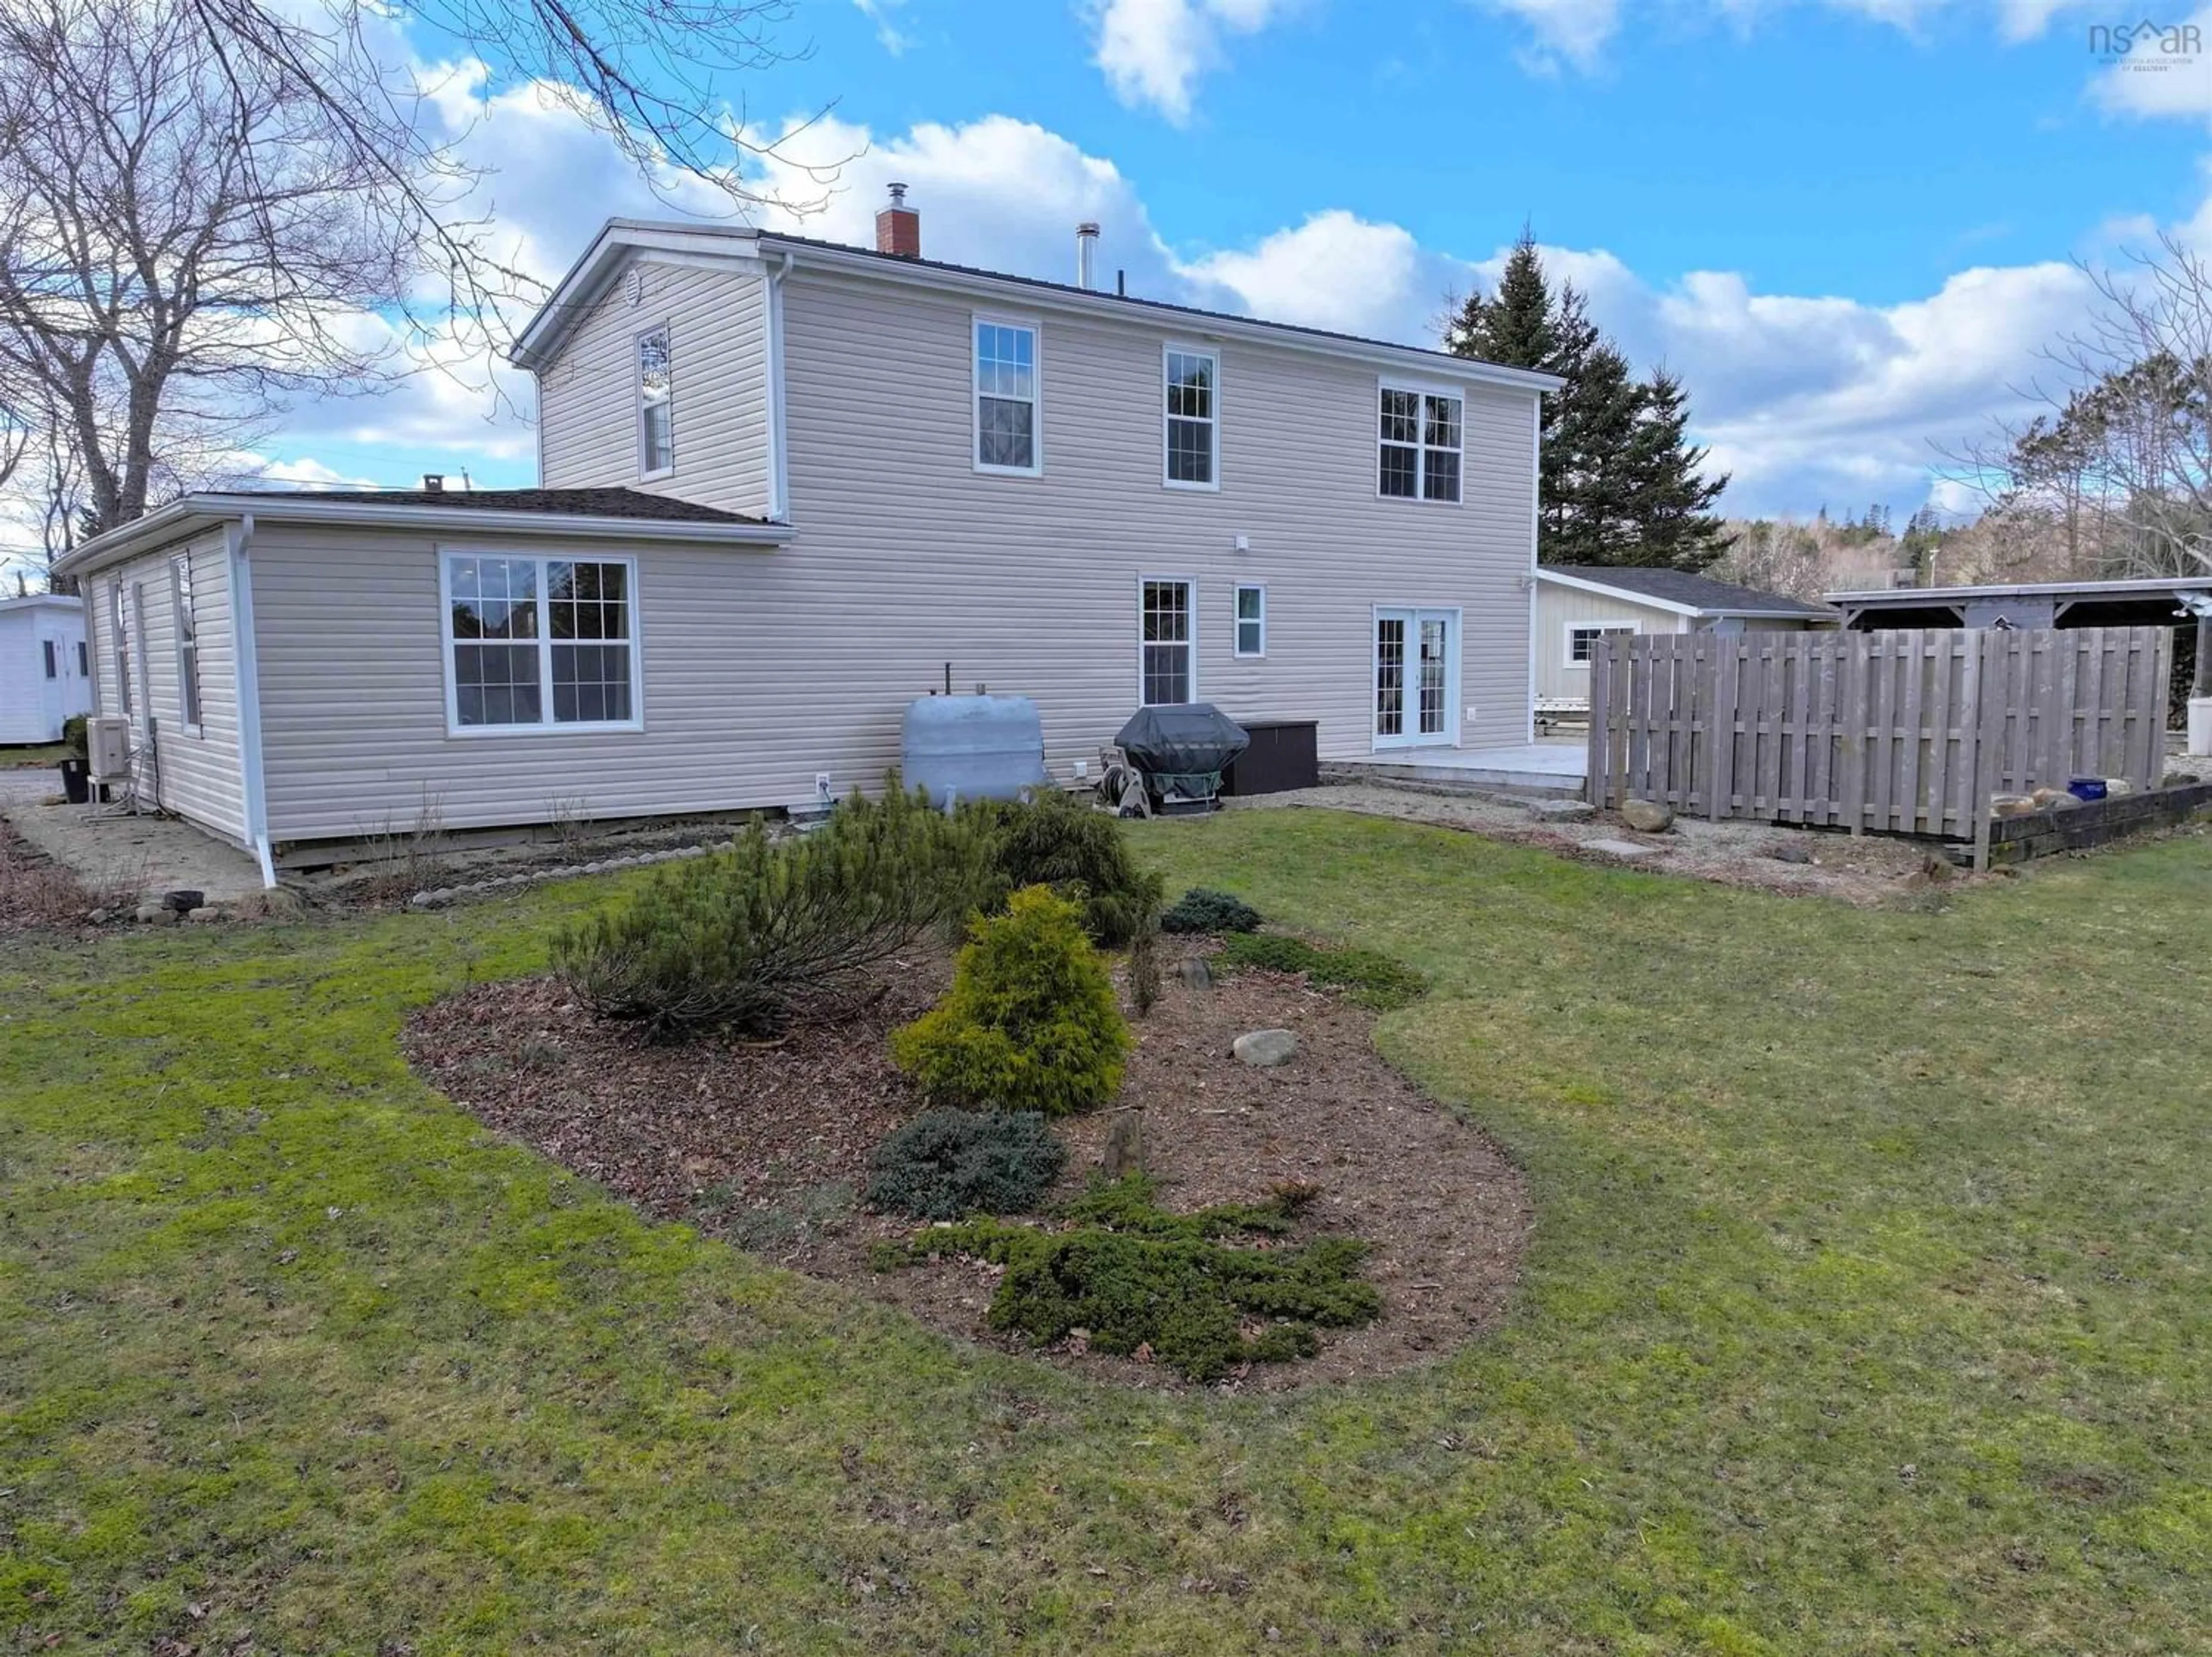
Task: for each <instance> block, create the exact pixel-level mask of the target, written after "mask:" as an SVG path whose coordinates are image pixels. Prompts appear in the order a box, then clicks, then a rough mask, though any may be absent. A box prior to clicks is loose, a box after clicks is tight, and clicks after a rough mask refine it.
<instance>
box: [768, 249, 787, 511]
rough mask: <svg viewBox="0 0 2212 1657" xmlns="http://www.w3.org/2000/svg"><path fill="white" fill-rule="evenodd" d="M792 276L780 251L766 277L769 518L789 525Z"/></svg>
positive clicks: (784, 253)
mask: <svg viewBox="0 0 2212 1657" xmlns="http://www.w3.org/2000/svg"><path fill="white" fill-rule="evenodd" d="M790 274H791V250H790V249H789V248H788V247H786V248H782V249H781V250H779V257H778V259H777V261H776V264H775V268H774V269H772V270H769V275H768V516H769V519H772V520H773V521H775V522H776V523H779V524H787V523H789V522H790V521H791V445H790V440H789V427H788V425H787V415H786V413H785V410H784V403H783V279H784V278H785V277H786V276H789V275H790Z"/></svg>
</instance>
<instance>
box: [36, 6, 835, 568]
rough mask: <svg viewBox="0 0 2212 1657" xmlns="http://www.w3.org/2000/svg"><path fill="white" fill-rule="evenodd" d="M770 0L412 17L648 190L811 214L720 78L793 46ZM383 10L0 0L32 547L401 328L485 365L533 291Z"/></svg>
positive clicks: (225, 439) (231, 435) (384, 368)
mask: <svg viewBox="0 0 2212 1657" xmlns="http://www.w3.org/2000/svg"><path fill="white" fill-rule="evenodd" d="M788 14H789V7H788V5H787V3H786V0H515V3H513V4H505V3H497V0H423V3H420V4H416V5H414V6H412V7H411V8H410V9H409V12H408V13H407V14H406V15H407V16H408V17H410V18H411V19H413V20H415V21H419V22H422V23H424V24H427V25H428V26H430V27H433V28H435V29H438V30H440V31H442V32H443V33H444V34H445V36H446V37H447V39H449V40H451V41H453V42H456V43H458V44H459V46H460V47H461V48H462V54H463V56H464V57H466V56H468V55H469V54H471V53H472V54H473V56H474V58H475V60H476V61H475V63H473V64H471V65H470V66H468V67H467V68H466V69H465V70H463V71H462V73H464V74H465V76H467V77H468V84H469V86H470V87H471V88H472V89H473V90H475V91H476V92H477V93H478V94H480V95H483V96H487V97H488V96H489V95H490V94H492V93H494V92H495V91H497V90H499V89H501V88H506V87H512V86H517V85H523V84H528V85H532V86H536V87H538V88H539V89H540V90H541V91H542V92H543V93H544V94H545V95H548V96H552V97H556V98H559V99H562V100H564V101H565V102H566V103H567V105H568V106H569V107H570V108H571V109H572V110H573V111H574V112H575V113H577V114H578V115H579V116H580V117H581V118H583V119H585V120H586V121H587V122H588V123H590V124H592V125H593V126H595V127H597V128H598V129H599V130H601V131H603V132H605V133H606V134H608V135H609V136H610V137H611V139H612V140H613V142H614V143H615V144H616V146H617V148H618V149H620V151H621V152H622V153H623V154H624V155H626V156H628V157H629V159H630V160H631V161H633V162H634V163H635V165H636V166H637V167H638V168H639V170H640V172H641V174H642V175H643V176H644V177H645V178H646V179H647V181H648V182H649V183H652V184H654V185H665V184H666V183H667V182H668V181H669V180H671V179H678V178H681V179H689V180H694V181H698V180H703V181H704V182H705V183H706V185H708V187H709V188H710V189H711V190H713V191H719V192H720V194H721V195H722V197H724V198H725V199H726V200H727V202H728V203H730V205H731V207H732V210H743V209H747V208H750V207H752V206H756V205H762V204H765V203H769V202H771V201H773V202H775V203H776V204H778V205H781V206H783V207H787V208H790V209H796V210H800V211H804V210H805V209H807V208H808V207H809V206H811V205H812V204H813V203H811V202H797V201H792V200H789V199H788V198H786V197H781V196H777V195H775V194H774V193H773V192H770V191H766V190H765V189H764V188H763V186H762V185H761V184H760V180H761V179H762V178H763V177H764V176H766V175H767V172H768V169H766V168H764V167H762V166H760V165H759V163H760V162H761V161H763V160H764V159H766V158H772V157H775V156H777V155H779V153H780V144H781V139H768V140H763V138H761V137H758V136H757V135H756V134H755V133H754V132H753V131H752V130H751V129H750V127H749V125H748V124H747V119H746V114H745V111H744V106H743V103H742V100H740V99H739V98H738V97H737V96H735V95H734V87H735V83H736V82H738V81H739V80H741V79H742V78H743V77H744V76H750V75H751V74H753V73H755V72H757V71H758V70H763V69H765V68H767V67H769V65H771V64H775V63H778V62H781V61H784V60H785V59H786V58H787V57H788V56H790V55H791V54H787V53H785V52H781V50H780V49H779V48H778V46H777V45H776V43H775V33H776V31H777V29H778V28H779V27H780V26H781V25H782V24H783V23H784V22H785V21H787V17H788ZM398 19H399V14H398V13H397V12H395V11H394V10H392V9H390V8H387V7H386V6H383V5H382V4H380V3H378V0H272V3H263V0H169V3H167V4H162V5H149V4H146V3H144V0H0V260H4V273H3V274H0V410H5V411H6V413H7V414H9V415H12V416H14V418H13V420H12V421H9V420H5V419H0V439H4V440H0V459H5V458H6V457H7V455H8V453H9V450H8V448H7V441H14V442H15V445H16V446H15V450H14V454H15V458H16V459H18V460H21V459H23V458H25V457H27V456H28V457H31V458H32V464H33V466H34V465H35V457H36V454H37V452H38V450H39V448H40V438H39V436H37V435H34V434H43V435H44V437H45V438H46V445H45V446H46V448H47V449H48V450H49V451H50V452H51V458H52V464H50V465H49V467H48V469H47V476H46V479H45V482H44V485H43V487H42V489H41V490H40V491H39V493H41V494H42V495H44V497H45V507H46V523H47V537H46V538H47V540H48V543H49V546H50V548H51V547H52V545H53V543H54V542H55V540H56V538H57V532H58V536H59V537H60V538H61V539H63V540H64V541H66V539H67V538H68V537H71V536H74V535H75V534H76V533H77V532H78V531H80V530H81V529H82V528H86V527H91V528H104V527H106V526H108V525H113V524H116V523H119V522H123V521H126V520H128V519H131V518H132V517H135V516H137V515H138V514H140V513H143V511H145V510H146V508H147V507H148V505H149V502H150V501H155V500H158V499H159V498H160V496H161V494H163V493H165V492H166V491H167V490H168V489H176V488H182V487H189V486H190V484H191V483H192V482H194V481H196V480H197V478H198V477H199V476H203V475H204V474H205V473H206V472H207V471H208V470H210V468H213V467H216V466H217V465H219V464H221V463H222V458H223V457H225V456H227V455H228V454H231V453H233V452H235V451H236V450H237V449H238V448H239V447H240V446H242V445H244V444H245V443H246V441H247V440H250V439H251V438H252V437H253V436H255V435H257V434H260V433H263V432H265V431H266V430H267V429H269V428H270V424H271V422H273V420H274V419H275V417H276V416H278V415H279V414H280V413H281V411H282V410H283V408H284V407H285V406H286V405H287V404H288V402H289V400H290V399H291V398H294V397H295V396H296V395H300V394H304V393H312V394H313V395H316V396H325V395H329V394H331V392H333V391H339V392H343V391H357V390H363V389H368V388H371V387H374V386H375V385H378V384H379V383H380V381H381V380H382V379H384V377H385V376H386V374H387V373H390V372H391V371H392V369H393V368H394V367H396V366H397V364H396V361H395V358H396V355H397V354H398V352H399V351H401V350H403V349H412V348H419V347H422V346H425V345H428V344H432V343H435V344H436V345H437V346H439V347H440V348H441V351H440V356H441V366H443V367H447V368H449V369H457V370H460V371H463V372H465V370H466V367H467V365H469V364H471V363H474V364H476V365H477V367H479V368H480V369H481V368H483V367H488V366H489V361H491V359H492V356H493V355H494V354H495V352H496V351H497V350H498V349H501V347H503V346H504V344H505V343H506V342H507V339H508V338H509V337H511V336H512V334H513V331H514V327H515V325H517V323H518V322H519V321H520V319H521V317H522V315H523V314H525V313H526V312H527V311H528V310H530V309H531V308H533V307H535V306H536V304H537V303H538V302H539V301H540V300H542V298H543V296H544V289H543V287H542V284H540V283H539V282H537V281H536V280H535V279H533V277H532V276H531V275H530V274H529V273H528V272H526V271H524V270H520V269H517V268H515V265H514V262H513V259H512V258H511V257H509V256H508V255H507V253H506V252H505V251H504V250H503V248H502V247H501V246H500V244H499V242H498V239H497V237H498V233H497V232H496V231H495V228H494V227H493V226H492V224H491V222H490V221H489V218H488V217H487V216H485V215H483V213H482V212H481V211H479V210H477V209H476V208H475V207H474V206H473V205H472V203H475V202H477V200H479V199H480V197H477V196H476V194H475V192H476V191H477V186H478V185H479V184H480V183H481V182H482V180H483V175H484V169H483V168H482V167H477V166H474V165H471V164H470V163H469V162H467V161H465V160H464V159H463V157H462V155H461V141H462V140H463V138H465V136H466V124H465V120H464V121H463V122H462V123H461V124H460V126H459V129H458V130H457V126H456V118H455V117H454V115H453V104H454V100H453V97H452V95H451V94H452V90H453V89H452V88H450V87H447V86H431V85H427V84H425V83H424V82H423V80H422V78H421V72H420V70H418V69H417V67H416V64H414V62H413V60H412V58H411V57H410V53H409V52H407V51H406V49H405V43H404V39H403V38H402V36H401V35H400V33H399V29H398ZM784 136H786V137H788V136H789V135H784ZM777 176H780V177H783V178H790V177H794V176H797V177H802V178H804V177H814V178H817V179H821V180H822V181H823V182H824V183H825V184H826V179H827V174H824V173H810V172H808V171H807V170H806V169H804V168H799V169H793V168H792V167H784V168H781V169H778V170H777ZM697 198H698V192H697V191H696V190H691V191H688V192H687V199H688V200H690V201H691V202H693V203H696V200H697ZM479 378H481V379H482V380H483V384H485V385H489V383H490V382H489V376H488V375H480V376H479ZM10 433H12V434H14V435H13V437H12V438H9V437H7V435H6V434H10ZM56 433H59V434H63V436H64V441H63V442H62V443H61V444H60V445H59V446H58V447H57V446H55V445H54V444H53V443H52V437H53V434H56ZM30 469H32V468H31V467H26V470H30ZM0 482H4V479H0ZM22 487H23V486H22V484H21V481H20V479H19V481H18V483H17V493H18V494H21V490H22ZM80 500H81V501H82V504H83V507H84V508H85V510H84V511H83V512H82V513H79V512H77V511H76V510H74V506H75V503H76V501H80ZM34 510H35V508H34ZM24 515H25V516H29V515H32V514H28V513H27V514H24Z"/></svg>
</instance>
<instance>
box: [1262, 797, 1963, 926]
mask: <svg viewBox="0 0 2212 1657" xmlns="http://www.w3.org/2000/svg"><path fill="white" fill-rule="evenodd" d="M1312 806H1321V807H1327V808H1328V809H1330V810H1339V811H1360V812H1364V813H1366V814H1367V815H1369V816H1383V817H1399V818H1402V819H1405V820H1406V821H1407V822H1430V823H1435V824H1437V825H1439V826H1440V827H1443V828H1446V829H1466V830H1468V832H1469V833H1472V834H1477V835H1483V836H1485V837H1486V838H1488V839H1491V840H1502V841H1512V842H1513V843H1515V844H1516V845H1523V846H1536V847H1543V848H1545V849H1547V850H1550V851H1556V852H1559V853H1562V854H1564V855H1565V856H1569V857H1574V858H1577V859H1585V860H1587V861H1589V862H1593V863H1604V864H1608V865H1613V866H1615V867H1626V866H1629V865H1630V864H1631V863H1633V864H1634V865H1635V866H1637V867H1639V868H1645V869H1652V870H1656V871H1661V872H1662V873H1667V874H1676V875H1689V876H1692V877H1695V878H1697V879H1699V880H1711V881H1717V882H1719V883H1723V884H1724V885H1730V886H1750V887H1756V888H1758V889H1761V890H1765V891H1779V892H1806V893H1817V894H1820V895H1826V896H1830V897H1839V898H1842V899H1844V900H1845V901H1849V902H1852V903H1879V902H1883V901H1887V900H1890V899H1893V898H1895V897H1897V896H1898V895H1900V894H1901V893H1903V892H1905V891H1906V890H1908V889H1911V887H1912V886H1915V885H1917V884H1920V883H1923V881H1924V880H1925V878H1926V877H1925V874H1924V873H1923V870H1924V867H1925V865H1926V864H1927V863H1928V860H1929V852H1928V850H1927V848H1926V847H1922V846H1919V845H1917V844H1915V843H1914V842H1912V841H1903V840H1890V839H1884V838H1882V837H1881V836H1879V835H1863V836H1861V837H1859V838H1857V839H1853V838H1852V837H1851V836H1850V835H1847V834H1843V833H1839V832H1833V831H1830V830H1826V829H1783V828H1775V827H1771V826H1770V825H1768V824H1765V823H1756V822H1705V821H1703V820H1701V819H1692V818H1687V817H1685V818H1680V819H1678V820H1677V821H1676V822H1675V825H1674V829H1673V830H1672V832H1670V833H1668V834H1664V835H1640V834H1638V833H1636V832H1635V831H1634V830H1632V829H1630V828H1629V827H1628V826H1627V825H1626V823H1624V822H1621V820H1620V818H1619V817H1618V816H1613V815H1612V814H1611V813H1610V812H1603V811H1601V812H1598V813H1596V814H1595V815H1594V816H1589V817H1587V818H1583V819H1581V820H1579V821H1575V820H1564V821H1563V820H1559V819H1558V818H1547V817H1546V816H1542V815H1540V814H1541V812H1542V810H1543V805H1542V804H1541V803H1527V802H1522V801H1519V800H1511V799H1507V798H1504V797H1502V796H1495V795H1474V794H1443V793H1430V792H1420V791H1416V790H1413V789H1409V788H1399V787H1391V786H1385V785H1383V784H1380V783H1366V782H1358V783H1334V784H1330V785H1328V786H1323V787H1320V788H1301V789H1295V790H1292V791H1291V792H1288V793H1283V794H1260V795H1255V796H1252V797H1250V798H1241V799H1232V800H1231V802H1230V809H1231V810H1240V811H1243V810H1297V809H1298V808H1300V807H1312ZM1598 841H1609V842H1613V843H1615V844H1626V845H1632V846H1636V847H1641V848H1648V850H1647V852H1646V853H1645V855H1644V856H1641V857H1638V858H1634V859H1631V858H1628V857H1626V856H1622V855H1617V854H1614V853H1608V852H1607V851H1605V850H1602V849H1599V848H1598V847H1595V846H1594V845H1593V842H1598ZM1778 854H1779V855H1778ZM1801 855H1802V857H1804V858H1805V859H1808V860H1807V861H1804V862H1796V861H1784V859H1785V858H1788V859H1795V858H1796V857H1798V856H1801Z"/></svg>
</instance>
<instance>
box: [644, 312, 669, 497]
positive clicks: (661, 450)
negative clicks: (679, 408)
mask: <svg viewBox="0 0 2212 1657" xmlns="http://www.w3.org/2000/svg"><path fill="white" fill-rule="evenodd" d="M637 470H638V473H639V475H640V476H643V477H665V476H667V475H668V474H669V473H670V472H671V471H673V470H676V379H675V363H674V361H673V358H672V356H671V352H670V349H669V341H668V330H667V329H666V328H650V329H647V331H645V332H644V333H641V334H640V335H639V336H638V337H637Z"/></svg>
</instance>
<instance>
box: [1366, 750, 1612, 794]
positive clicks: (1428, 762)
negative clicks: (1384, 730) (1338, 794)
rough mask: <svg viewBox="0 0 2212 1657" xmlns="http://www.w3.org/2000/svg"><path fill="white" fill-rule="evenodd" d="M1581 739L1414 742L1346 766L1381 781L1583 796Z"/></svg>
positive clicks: (1584, 763) (1585, 771) (1585, 767)
mask: <svg viewBox="0 0 2212 1657" xmlns="http://www.w3.org/2000/svg"><path fill="white" fill-rule="evenodd" d="M1588 763H1589V762H1588V758H1587V750H1585V749H1584V747H1583V744H1580V743H1563V742H1533V743H1522V744H1518V745H1516V746H1514V747H1510V748H1412V749H1407V750H1403V751H1402V752H1401V753H1395V754H1394V753H1391V752H1389V751H1387V750H1386V751H1384V752H1382V753H1378V754H1376V756H1375V757H1374V758H1372V759H1369V760H1361V761H1358V762H1352V763H1348V764H1346V765H1344V766H1342V767H1341V769H1343V770H1346V771H1349V772H1352V773H1354V774H1357V775H1358V776H1361V777H1364V778H1371V779H1372V780H1376V781H1377V782H1419V783H1426V784H1428V785H1430V786H1433V787H1444V788H1449V787H1453V786H1458V787H1463V788H1504V789H1510V790H1511V791H1513V792H1516V793H1524V794H1536V795H1546V796H1554V797H1564V798H1580V797H1581V795H1582V792H1583V785H1584V784H1585V783H1586V782H1587V781H1588V780H1589V770H1588Z"/></svg>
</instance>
